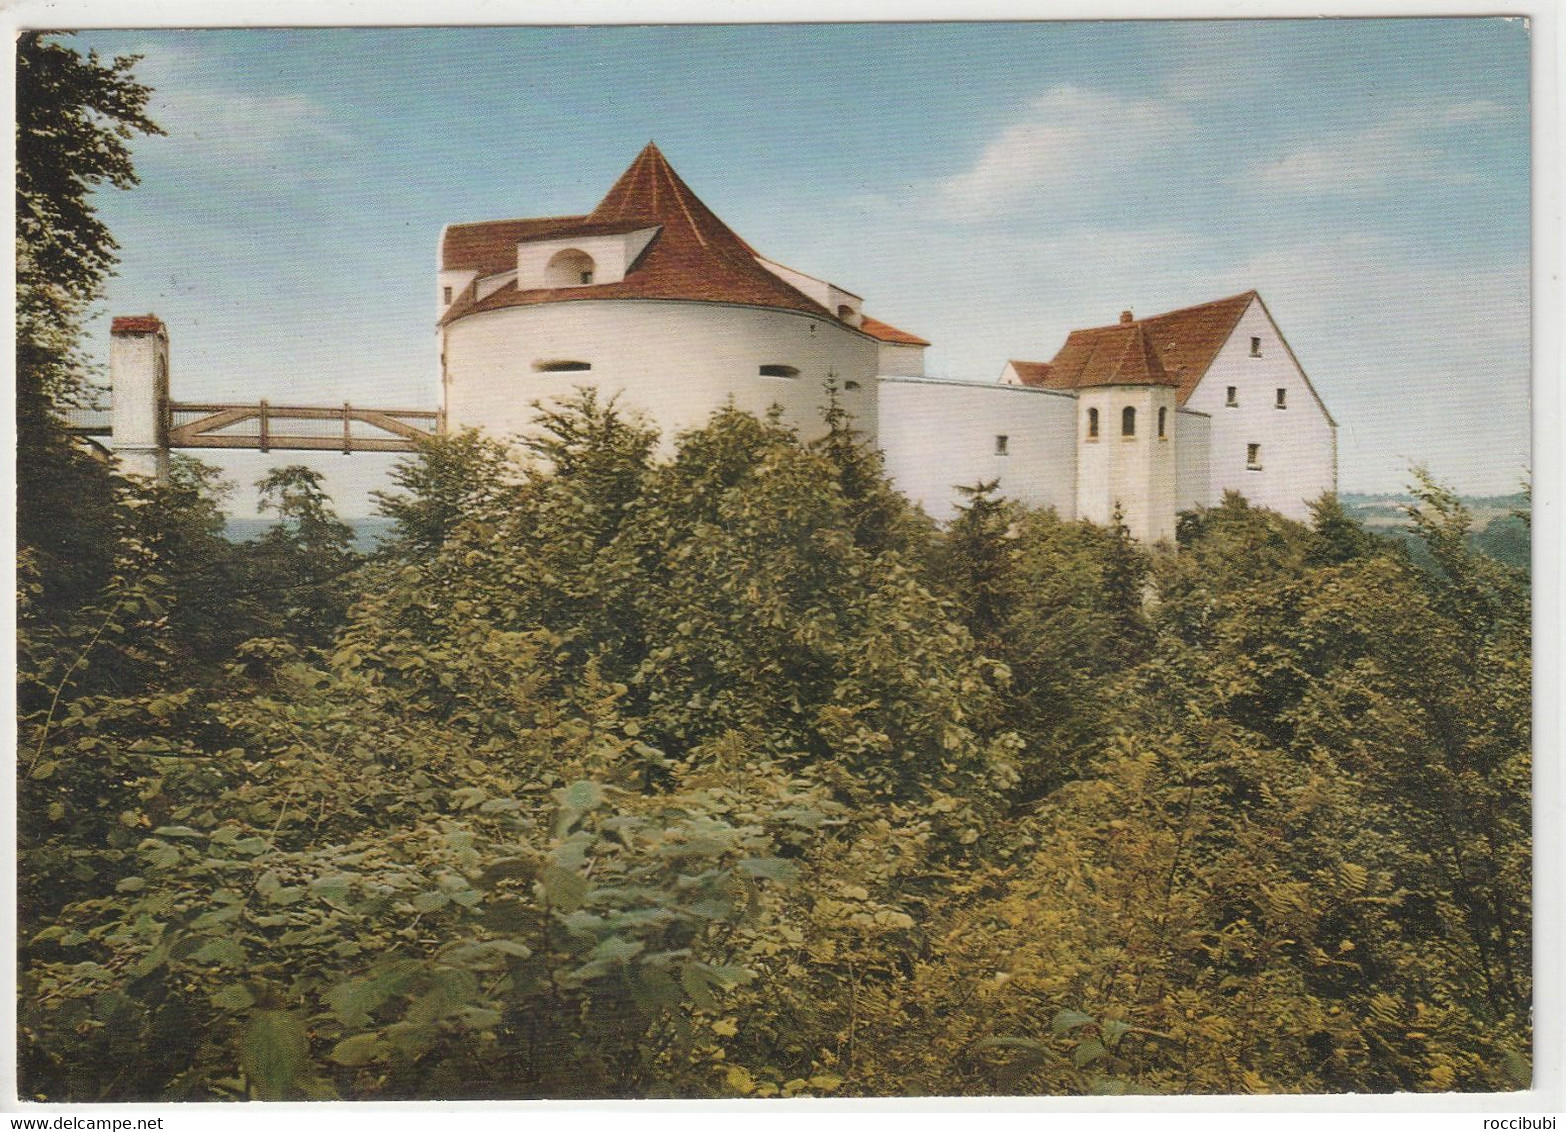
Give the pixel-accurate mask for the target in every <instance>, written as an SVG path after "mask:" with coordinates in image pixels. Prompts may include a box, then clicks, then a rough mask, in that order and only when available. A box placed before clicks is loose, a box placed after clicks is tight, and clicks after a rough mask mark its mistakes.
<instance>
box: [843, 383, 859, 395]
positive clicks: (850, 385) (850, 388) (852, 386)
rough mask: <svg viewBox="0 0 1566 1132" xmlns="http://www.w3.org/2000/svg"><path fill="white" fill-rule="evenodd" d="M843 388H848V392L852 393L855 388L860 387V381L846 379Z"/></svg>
mask: <svg viewBox="0 0 1566 1132" xmlns="http://www.w3.org/2000/svg"><path fill="white" fill-rule="evenodd" d="M843 388H844V389H845V390H847V391H848V392H850V393H852V392H853V391H854V390H856V389H858V388H859V382H857V381H845V382H843Z"/></svg>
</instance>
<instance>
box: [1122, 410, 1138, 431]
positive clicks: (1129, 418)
mask: <svg viewBox="0 0 1566 1132" xmlns="http://www.w3.org/2000/svg"><path fill="white" fill-rule="evenodd" d="M1120 435H1121V436H1135V435H1136V410H1135V409H1133V408H1132V407H1131V406H1130V405H1127V406H1126V407H1125V408H1124V409H1121V410H1120Z"/></svg>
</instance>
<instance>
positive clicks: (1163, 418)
mask: <svg viewBox="0 0 1566 1132" xmlns="http://www.w3.org/2000/svg"><path fill="white" fill-rule="evenodd" d="M1168 424H1169V410H1168V409H1167V408H1166V407H1165V406H1163V405H1160V406H1158V439H1159V440H1162V439H1163V438H1164V437H1165V436H1167V435H1168V432H1167V431H1166V429H1167V426H1168Z"/></svg>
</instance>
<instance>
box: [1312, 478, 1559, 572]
mask: <svg viewBox="0 0 1566 1132" xmlns="http://www.w3.org/2000/svg"><path fill="white" fill-rule="evenodd" d="M1462 498H1463V505H1464V506H1465V507H1467V508H1468V510H1469V513H1470V514H1472V515H1473V519H1474V527H1473V532H1472V533H1471V534H1470V535H1469V536H1468V541H1469V543H1470V545H1472V546H1473V547H1474V548H1475V549H1476V550H1480V551H1483V552H1484V553H1485V554H1488V555H1489V556H1490V557H1491V558H1494V559H1496V560H1497V561H1498V562H1504V563H1506V564H1507V565H1508V566H1520V567H1522V568H1523V569H1525V570H1526V569H1528V567H1529V563H1530V561H1531V559H1532V554H1533V541H1532V537H1531V536H1532V532H1531V531H1530V530H1529V529H1528V524H1526V523H1524V522H1523V521H1522V520H1521V519H1519V518H1518V517H1517V515H1516V514H1515V512H1518V511H1522V512H1526V511H1527V510H1528V497H1527V496H1525V495H1523V494H1522V493H1521V492H1518V493H1516V494H1514V495H1474V496H1467V495H1465V496H1463V497H1462ZM1338 502H1340V503H1342V504H1343V510H1344V511H1345V512H1347V513H1348V515H1349V516H1350V517H1351V518H1354V519H1356V520H1358V521H1359V522H1360V523H1362V524H1364V526H1365V528H1366V529H1367V530H1370V531H1373V532H1375V533H1376V534H1378V535H1387V536H1389V537H1391V538H1397V539H1402V540H1403V541H1404V542H1406V543H1408V545H1409V550H1410V552H1411V553H1412V555H1413V558H1414V560H1415V561H1416V562H1421V563H1424V562H1428V561H1429V559H1428V556H1427V555H1426V554H1425V549H1424V546H1423V544H1421V543H1420V542H1419V540H1418V539H1416V538H1415V537H1414V533H1413V529H1412V527H1411V526H1410V524H1409V521H1408V515H1407V513H1406V512H1405V511H1404V510H1403V508H1404V507H1406V506H1407V505H1408V504H1410V503H1413V502H1414V497H1413V496H1412V495H1404V494H1392V493H1389V494H1384V495H1364V494H1360V493H1358V492H1352V491H1345V492H1342V493H1340V494H1339V495H1338Z"/></svg>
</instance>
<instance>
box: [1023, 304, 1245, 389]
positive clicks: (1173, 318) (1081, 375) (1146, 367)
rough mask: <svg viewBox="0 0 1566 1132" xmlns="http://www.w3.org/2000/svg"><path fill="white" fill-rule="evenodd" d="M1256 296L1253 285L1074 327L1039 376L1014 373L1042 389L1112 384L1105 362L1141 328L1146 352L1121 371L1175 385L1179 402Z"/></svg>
mask: <svg viewBox="0 0 1566 1132" xmlns="http://www.w3.org/2000/svg"><path fill="white" fill-rule="evenodd" d="M1258 299H1259V296H1258V295H1257V293H1256V292H1255V291H1246V292H1244V293H1243V294H1239V295H1231V296H1229V297H1228V298H1226V299H1217V300H1215V301H1213V302H1210V303H1201V304H1199V305H1197V306H1194V307H1182V308H1180V309H1179V310H1173V311H1168V312H1166V313H1164V314H1159V315H1154V316H1152V317H1151V318H1144V319H1139V320H1133V321H1121V322H1118V323H1114V324H1112V325H1109V326H1097V327H1093V328H1091V329H1088V330H1073V331H1072V332H1071V333H1070V334H1069V335H1068V336H1067V337H1066V343H1065V345H1063V346H1062V347H1061V348H1060V352H1059V353H1057V354H1056V355H1055V358H1054V360H1053V361H1051V362H1050V363H1049V371H1048V372H1047V373H1046V374H1044V375H1043V377H1042V379H1034V380H1030V378H1029V377H1028V376H1027V375H1024V374H1023V371H1022V370H1020V369H1019V370H1018V374H1019V376H1021V377H1022V380H1023V383H1024V384H1026V385H1042V386H1043V387H1044V388H1046V389H1061V390H1066V389H1078V388H1081V387H1083V386H1085V385H1105V384H1113V383H1111V382H1107V381H1105V380H1103V377H1104V375H1105V373H1106V372H1114V371H1113V370H1108V369H1106V367H1110V366H1114V367H1118V366H1119V365H1120V364H1121V361H1122V359H1123V357H1124V356H1125V355H1126V354H1127V352H1128V351H1129V350H1130V349H1131V345H1130V343H1131V332H1132V331H1140V338H1141V341H1142V342H1143V343H1144V344H1145V346H1146V350H1145V356H1144V357H1143V358H1142V359H1140V360H1138V359H1135V358H1132V359H1130V364H1131V367H1132V368H1131V369H1129V370H1127V371H1125V372H1126V373H1128V374H1134V373H1135V372H1137V371H1139V370H1140V371H1141V373H1142V374H1143V376H1142V377H1141V378H1140V379H1139V380H1136V381H1132V382H1130V383H1129V384H1170V385H1173V386H1175V399H1176V401H1177V402H1178V403H1179V404H1182V405H1183V404H1185V402H1186V399H1187V398H1188V397H1190V395H1191V393H1192V391H1194V390H1195V389H1196V386H1197V384H1198V383H1199V382H1200V381H1201V380H1202V377H1203V375H1205V374H1206V373H1207V370H1208V368H1209V367H1210V366H1211V365H1212V364H1213V359H1214V358H1216V357H1217V356H1218V351H1219V350H1220V349H1222V347H1223V344H1224V343H1225V342H1227V341H1228V340H1229V336H1230V335H1231V334H1233V333H1234V328H1235V326H1236V325H1238V323H1239V321H1240V316H1241V315H1243V314H1244V313H1245V311H1246V309H1247V308H1248V307H1249V306H1250V305H1251V303H1252V302H1253V301H1256V300H1258ZM1150 362H1151V365H1153V366H1156V367H1157V368H1158V370H1160V371H1161V372H1162V377H1161V378H1160V379H1156V380H1154V379H1152V378H1151V377H1150V376H1149V375H1151V374H1152V372H1153V371H1152V369H1151V368H1150V364H1149V363H1150Z"/></svg>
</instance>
